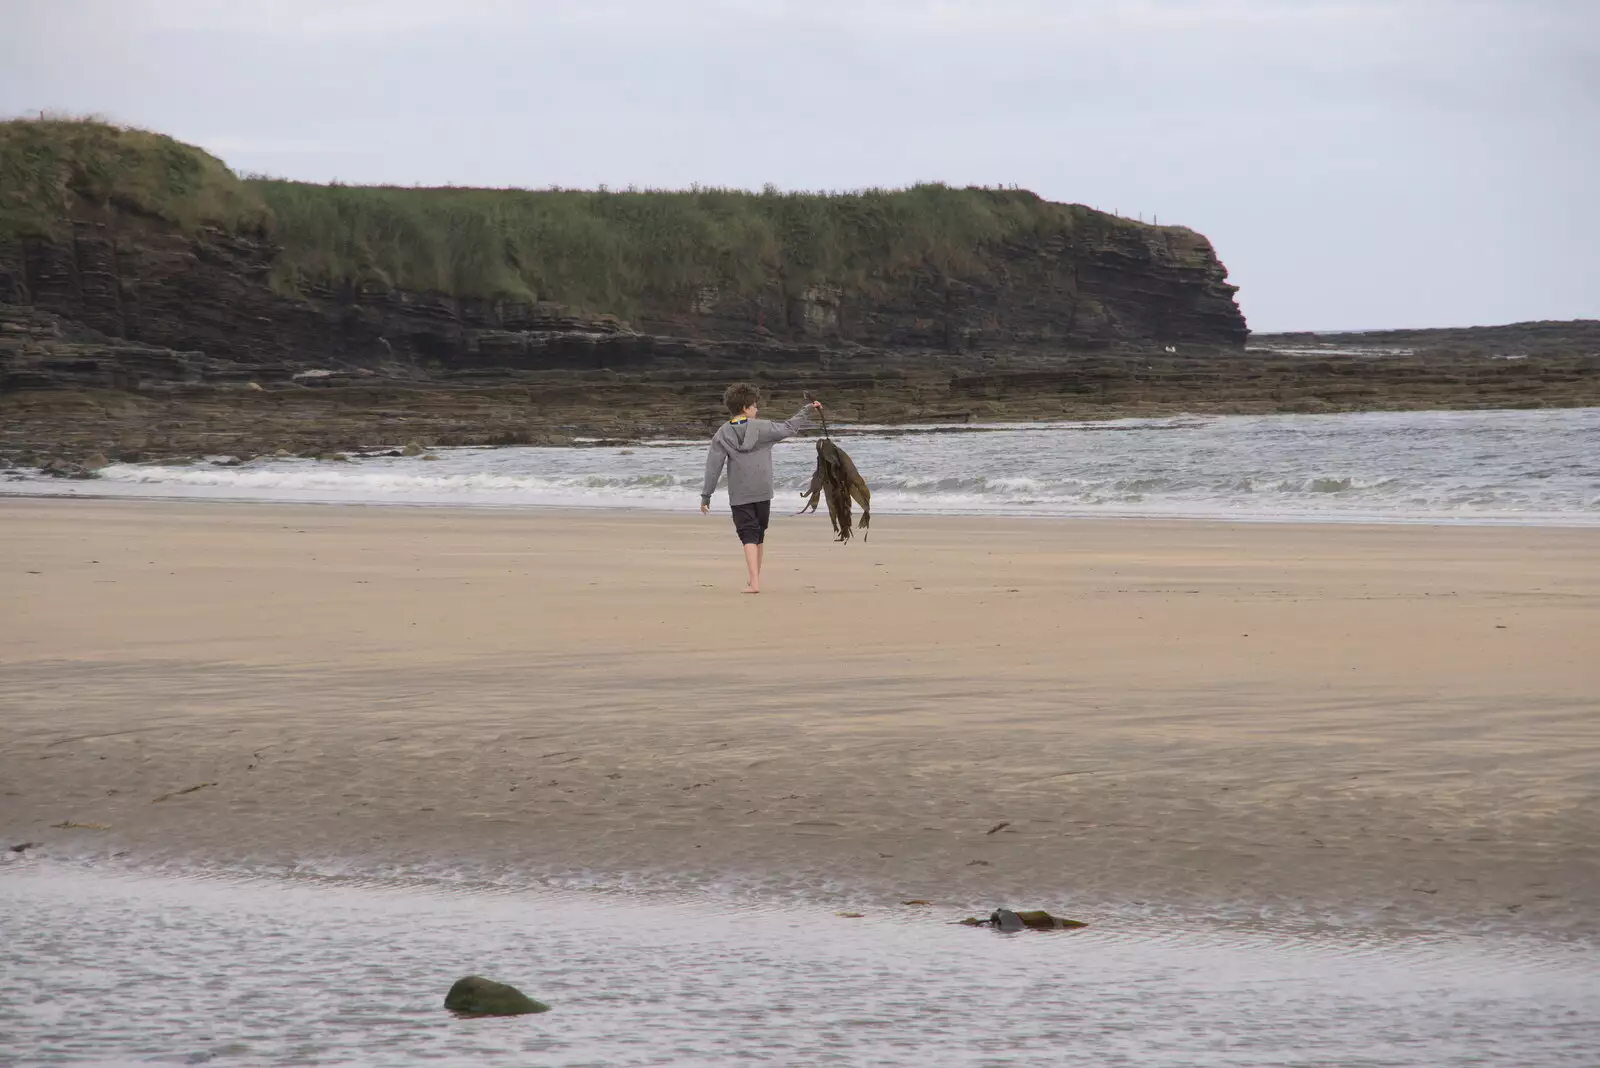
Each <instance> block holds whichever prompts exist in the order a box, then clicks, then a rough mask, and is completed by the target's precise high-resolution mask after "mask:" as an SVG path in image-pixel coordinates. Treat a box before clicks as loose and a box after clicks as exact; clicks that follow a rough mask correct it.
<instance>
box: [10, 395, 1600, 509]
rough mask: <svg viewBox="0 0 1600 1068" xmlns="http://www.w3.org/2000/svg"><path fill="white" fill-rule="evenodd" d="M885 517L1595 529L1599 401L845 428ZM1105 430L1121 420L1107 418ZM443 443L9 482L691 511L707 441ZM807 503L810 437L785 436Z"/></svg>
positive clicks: (30, 486) (83, 488) (86, 488)
mask: <svg viewBox="0 0 1600 1068" xmlns="http://www.w3.org/2000/svg"><path fill="white" fill-rule="evenodd" d="M850 429H851V433H850V435H849V437H848V439H847V440H846V441H845V444H846V447H847V448H848V449H849V451H850V453H851V455H852V456H853V457H854V458H855V460H856V462H857V465H858V466H859V467H860V468H861V470H862V471H863V472H864V473H865V474H866V477H867V479H868V481H869V482H870V483H871V485H872V488H873V505H874V508H875V509H877V510H878V511H879V512H881V513H889V514H892V513H896V512H902V513H935V514H954V515H984V514H997V515H1041V516H1072V515H1125V516H1173V517H1190V518H1210V519H1230V520H1252V519H1270V520H1281V519H1288V520H1313V521H1329V520H1345V521H1401V522H1404V521H1421V522H1475V523H1538V524H1561V525H1570V524H1579V525H1600V449H1596V448H1594V447H1593V442H1594V441H1596V440H1600V409H1594V408H1590V409H1571V410H1564V411H1498V412H1405V413H1359V414H1345V415H1284V416H1222V417H1207V418H1200V417H1192V416H1191V417H1182V418H1178V419H1143V420H1114V421H1107V422H1101V423H1051V424H1020V425H1011V426H1004V425H994V426H982V427H976V428H962V427H941V428H926V427H924V428H914V429H913V430H911V431H910V432H908V431H907V428H869V427H854V428H850ZM1110 431H1116V432H1114V433H1112V432H1110ZM645 445H648V447H634V448H619V447H587V448H554V447H516V448H500V449H484V448H466V449H442V450H439V451H438V452H437V454H436V457H437V458H435V459H423V458H421V457H417V458H408V457H400V456H365V457H356V458H353V459H351V460H349V461H316V460H307V459H276V458H262V459H258V460H253V461H250V462H248V463H243V464H240V463H237V461H234V460H232V459H231V458H225V457H216V458H211V459H208V460H199V461H195V462H192V463H165V464H118V465H113V466H111V467H108V468H106V469H104V470H103V471H102V472H101V477H100V478H99V479H98V480H95V481H92V482H85V483H61V482H57V481H55V480H47V479H38V478H34V477H30V476H29V473H27V472H13V473H11V474H10V476H8V477H9V479H10V480H9V481H5V482H0V492H12V493H58V494H59V493H73V494H92V495H102V496H103V495H115V496H155V497H209V498H226V499H244V500H279V501H305V502H329V503H340V502H359V503H387V504H416V505H454V506H473V507H478V506H484V507H538V506H555V507H613V508H652V509H663V510H679V511H687V510H691V509H693V508H694V507H696V505H697V503H698V497H699V490H700V484H701V479H702V471H703V464H704V446H703V445H702V444H701V443H699V442H684V441H662V442H649V443H645ZM774 456H775V460H776V474H777V490H778V503H779V507H780V510H788V509H783V508H782V505H783V503H784V501H785V499H786V498H787V499H792V500H793V501H794V502H795V503H796V506H798V502H799V492H800V490H801V489H802V488H803V487H804V486H805V485H806V483H807V482H808V481H809V478H810V473H811V468H812V465H813V463H814V453H813V451H812V450H811V449H810V448H809V447H808V446H807V445H806V444H804V443H790V444H785V445H781V446H779V447H778V449H777V450H776V451H775V454H774Z"/></svg>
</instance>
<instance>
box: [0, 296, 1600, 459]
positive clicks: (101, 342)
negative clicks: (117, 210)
mask: <svg viewBox="0 0 1600 1068" xmlns="http://www.w3.org/2000/svg"><path fill="white" fill-rule="evenodd" d="M1535 325H1538V324H1535ZM1562 325H1565V326H1567V327H1569V329H1567V330H1566V331H1564V332H1563V333H1562V335H1561V337H1560V339H1559V340H1558V341H1556V342H1549V343H1546V344H1543V345H1538V344H1530V343H1529V342H1528V341H1527V340H1526V339H1524V340H1523V341H1522V342H1520V343H1517V342H1511V343H1507V342H1504V341H1500V342H1496V343H1493V344H1472V345H1468V344H1467V343H1464V342H1461V341H1457V342H1455V343H1454V344H1452V345H1438V346H1432V347H1430V346H1428V345H1426V344H1424V345H1416V346H1412V347H1403V346H1396V345H1392V344H1390V345H1384V346H1372V345H1369V346H1367V348H1366V349H1364V350H1363V349H1361V348H1359V347H1352V346H1351V343H1350V342H1349V341H1348V339H1346V340H1344V341H1327V340H1323V341H1318V340H1316V339H1308V338H1305V337H1296V338H1290V339H1285V338H1271V339H1264V344H1265V345H1266V346H1267V347H1263V348H1259V349H1258V348H1255V347H1252V348H1250V349H1245V350H1218V349H1212V348H1201V349H1198V350H1196V351H1193V352H1189V351H1185V349H1184V348H1183V347H1179V351H1177V352H1166V351H1163V350H1157V351H1155V352H1148V351H1147V352H1139V351H1105V352H1080V353H1073V354H1070V355H1065V356H1038V355H1030V354H1011V355H1004V356H1002V355H994V356H988V355H974V354H951V353H942V352H937V351H922V352H892V351H887V350H863V349H856V350H848V351H847V350H841V349H830V348H827V347H824V346H802V345H780V344H777V343H774V344H772V345H770V346H768V347H767V348H766V349H765V350H758V351H754V352H753V351H752V349H751V347H748V346H744V345H739V344H737V343H716V342H705V341H696V340H693V339H684V338H671V337H652V336H645V335H630V338H631V340H632V341H633V342H634V343H635V344H637V345H639V346H641V347H645V348H650V349H653V350H654V351H657V352H659V353H661V355H660V356H658V357H656V358H654V359H652V360H651V361H650V362H649V364H647V365H646V366H643V367H639V366H635V367H632V368H628V369H612V368H608V367H601V368H595V369H591V370H580V369H545V370H518V369H513V368H495V369H472V370H458V371H451V372H442V373H436V374H432V375H413V374H405V373H401V372H397V371H394V370H386V369H375V368H354V369H351V368H345V369H337V370H335V369H325V368H306V369H302V370H292V369H289V368H282V369H264V368H260V367H255V368H251V367H246V366H241V365H239V364H237V363H234V362H232V361H229V360H226V359H222V358H216V357H212V356H209V355H208V354H206V353H205V352H203V351H187V352H185V351H179V350H174V349H167V348H161V347H158V346H152V345H148V344H141V343H137V342H130V341H127V340H125V339H115V338H109V337H106V336H104V335H96V334H95V333H93V332H92V331H88V330H86V329H85V328H83V327H82V326H81V325H79V324H74V323H72V322H69V321H67V320H64V319H62V318H61V317H59V316H55V315H51V314H49V313H46V312H41V311H39V310H38V309H35V308H28V307H21V306H17V305H0V382H4V383H5V385H4V386H3V387H0V464H3V465H6V466H19V467H20V466H25V467H46V468H53V470H54V473H57V474H62V475H73V474H84V473H86V465H87V466H89V467H92V466H93V465H94V463H95V462H97V461H98V462H104V461H108V460H121V461H135V462H136V461H141V460H155V459H168V458H175V457H191V456H200V455H217V454H224V455H231V456H238V457H241V458H248V457H252V456H258V455H271V454H273V453H277V452H280V451H282V452H286V453H289V454H293V455H300V456H323V455H327V454H333V453H340V452H350V451H358V450H363V449H387V448H399V447H403V446H404V445H405V444H407V443H413V442H414V443H419V444H421V445H423V446H427V447H433V446H450V445H516V444H569V443H572V442H573V441H574V439H583V438H590V439H600V440H603V441H606V442H610V443H614V442H615V441H617V440H634V439H639V438H644V437H654V436H691V437H698V436H701V435H703V434H705V433H708V432H709V428H710V426H711V424H712V423H714V422H715V421H716V420H717V419H718V418H719V416H718V413H717V402H718V398H719V396H720V393H721V390H722V388H723V386H724V385H725V384H726V383H727V381H728V380H729V379H730V378H733V377H742V378H750V379H753V380H755V381H757V382H759V383H760V384H761V385H762V386H763V387H764V388H766V389H767V390H768V391H769V393H770V401H769V403H770V404H771V405H772V406H773V407H775V408H779V409H782V408H786V407H789V406H798V405H799V403H800V401H801V396H802V394H803V393H804V392H807V391H809V392H812V393H815V394H817V395H819V396H822V397H825V398H827V400H828V402H829V405H830V408H831V409H832V410H833V411H835V412H836V413H837V415H838V419H839V421H840V422H858V423H874V424H913V423H978V422H988V421H1003V420H1034V419H1094V418H1110V417H1119V416H1153V415H1164V414H1174V413H1178V412H1206V413H1273V412H1310V413H1316V412H1337V411H1365V410H1399V409H1427V408H1538V407H1546V406H1549V407H1573V406H1589V405H1600V324H1562ZM669 353H670V355H669ZM752 357H765V358H761V359H756V358H752ZM269 372H270V373H269Z"/></svg>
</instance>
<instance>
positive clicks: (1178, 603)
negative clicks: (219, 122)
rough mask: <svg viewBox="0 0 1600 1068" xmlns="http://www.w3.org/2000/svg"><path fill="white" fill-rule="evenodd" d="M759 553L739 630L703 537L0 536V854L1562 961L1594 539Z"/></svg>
mask: <svg viewBox="0 0 1600 1068" xmlns="http://www.w3.org/2000/svg"><path fill="white" fill-rule="evenodd" d="M769 552H770V562H769V564H768V576H767V592H766V593H764V594H762V595H761V596H760V597H759V598H752V597H743V596H740V595H739V594H738V593H737V592H736V591H737V590H738V588H739V587H740V585H741V584H742V573H741V570H740V567H739V564H738V562H737V561H738V553H737V545H736V544H735V543H734V541H733V538H732V535H731V531H730V528H729V524H728V522H727V519H726V517H725V516H723V515H720V514H718V515H714V516H713V517H711V518H704V519H702V518H701V517H698V516H692V517H690V516H683V517H679V516H655V515H646V514H623V513H589V514H579V513H557V512H527V513H509V512H491V511H478V512H451V511H430V510H407V509H397V508H356V507H348V508H345V507H300V506H274V505H228V504H176V503H127V502H123V503H118V502H108V501H59V500H52V501H42V500H18V499H11V500H4V501H0V606H3V609H0V709H3V712H0V840H3V841H5V842H7V843H15V842H19V841H34V842H39V843H42V845H41V846H39V847H36V848H37V850H38V852H40V853H43V854H47V855H48V854H49V853H51V852H55V853H58V854H88V855H94V854H103V853H107V852H126V853H127V854H128V855H129V856H130V857H131V858H132V859H133V860H135V861H138V860H148V861H151V862H156V861H160V860H163V859H167V858H182V859H185V860H198V861H203V862H207V863H220V864H228V865H238V864H256V863H260V864H269V865H279V864H288V863H296V862H301V863H305V862H312V861H314V862H316V863H318V864H320V865H322V866H324V867H326V866H328V865H332V864H342V865H345V866H346V867H347V868H348V870H357V871H393V870H406V869H421V870H442V869H447V868H454V869H457V870H468V871H471V872H473V873H475V874H478V875H481V876H485V877H487V876H490V875H493V876H496V877H509V878H517V879H520V878H536V877H553V878H562V879H566V878H575V877H585V878H588V877H593V878H595V879H597V880H600V881H603V882H606V881H609V882H611V883H615V882H618V881H622V880H626V879H628V878H629V877H630V876H632V877H634V879H633V880H632V881H634V882H638V883H641V884H644V885H663V886H706V885H713V884H716V885H719V886H720V887H721V888H722V889H724V890H727V889H738V888H745V889H750V890H754V891H758V892H761V893H767V894H784V893H790V892H801V893H805V894H810V895H819V896H821V897H822V898H823V899H825V900H829V901H838V902H849V903H852V904H855V905H864V906H873V905H891V906H893V905H895V903H897V902H899V901H901V900H903V899H910V898H924V899H928V900H931V901H934V902H937V903H939V904H941V905H949V906H951V907H952V908H955V909H965V908H975V907H980V906H986V905H988V904H991V903H1000V902H1006V903H1013V904H1017V905H1029V906H1031V905H1043V906H1046V907H1051V908H1056V909H1061V910H1063V911H1066V912H1069V913H1070V914H1075V915H1080V916H1085V917H1086V918H1089V919H1094V918H1095V917H1096V916H1104V915H1107V914H1109V913H1112V912H1115V911H1116V910H1118V909H1120V908H1124V907H1127V906H1129V904H1130V903H1131V902H1146V903H1149V904H1150V905H1151V906H1157V907H1172V908H1176V909H1179V910H1194V911H1197V912H1204V913H1207V914H1217V915H1222V916H1230V917H1239V916H1255V915H1268V916H1272V917H1277V918H1285V917H1299V918H1303V919H1306V920H1308V921H1326V922H1347V921H1351V920H1355V921H1359V922H1363V923H1376V924H1379V925H1382V926H1385V927H1389V928H1395V929H1401V928H1404V927H1406V926H1408V925H1418V924H1420V925H1436V924H1444V925H1461V924H1473V925H1480V926H1494V927H1516V928H1524V929H1529V930H1538V931H1542V932H1553V931H1565V932H1571V933H1588V934H1592V933H1595V932H1596V931H1600V864H1597V856H1600V809H1597V805H1596V800H1597V797H1600V707H1597V706H1600V700H1597V696H1596V695H1597V694H1600V661H1597V656H1596V654H1597V653H1600V534H1597V533H1596V532H1593V531H1583V530H1558V529H1524V528H1453V529H1446V528H1438V527H1400V526H1391V527H1357V526H1332V525H1329V526H1311V525H1304V526H1293V525H1284V526H1274V525H1227V524H1209V523H1186V522H1184V523H1180V522H1118V521H1081V522H1065V521H1020V520H1019V521H1007V520H994V519H990V520H957V519H932V518H930V519H907V518H899V517H891V516H882V517H880V518H879V520H878V525H877V529H875V530H874V532H873V535H872V538H871V541H870V542H868V543H867V544H860V543H856V544H852V545H849V546H838V545H834V544H832V543H831V542H830V541H829V539H828V536H827V529H826V521H825V520H817V519H815V518H814V517H808V518H805V519H787V518H783V519H779V520H777V521H776V523H775V527H774V531H773V536H772V540H771V545H770V549H769ZM201 783H211V784H214V785H208V786H205V787H203V788H201V789H199V790H195V791H193V792H190V793H183V794H178V795H176V796H171V797H167V798H166V799H165V800H162V799H161V798H162V796H163V795H167V794H171V793H172V792H174V791H181V790H183V789H184V788H186V787H191V786H195V785H198V784H201ZM64 822H72V823H78V824H95V825H98V824H104V825H106V829H93V828H74V827H60V826H57V825H60V824H62V823H64ZM1002 822H1004V823H1006V824H1007V825H1006V826H1005V827H1003V828H1002V829H1001V830H999V831H997V832H995V833H987V832H989V831H990V830H991V828H994V827H996V826H997V825H999V824H1001V823H1002ZM896 907H897V906H896Z"/></svg>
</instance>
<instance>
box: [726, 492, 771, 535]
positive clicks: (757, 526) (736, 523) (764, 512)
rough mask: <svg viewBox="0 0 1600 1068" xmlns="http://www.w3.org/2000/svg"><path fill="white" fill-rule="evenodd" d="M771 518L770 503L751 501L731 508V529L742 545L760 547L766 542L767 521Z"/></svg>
mask: <svg viewBox="0 0 1600 1068" xmlns="http://www.w3.org/2000/svg"><path fill="white" fill-rule="evenodd" d="M771 518H772V502H771V501H751V502H750V503H749V504H736V505H734V506H733V529H734V530H736V531H738V533H739V541H740V542H741V543H742V544H744V545H760V544H761V543H763V542H764V541H766V540H767V520H769V519H771Z"/></svg>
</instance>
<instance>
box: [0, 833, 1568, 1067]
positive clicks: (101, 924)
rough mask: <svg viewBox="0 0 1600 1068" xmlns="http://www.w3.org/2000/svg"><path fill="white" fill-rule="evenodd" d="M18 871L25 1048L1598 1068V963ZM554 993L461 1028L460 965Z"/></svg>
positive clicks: (325, 1060) (15, 1048)
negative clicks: (456, 983) (452, 995)
mask: <svg viewBox="0 0 1600 1068" xmlns="http://www.w3.org/2000/svg"><path fill="white" fill-rule="evenodd" d="M955 915H957V914H952V913H949V912H948V911H947V910H942V909H937V908H935V909H917V910H911V909H907V910H905V911H904V912H900V913H892V914H891V913H882V914H877V913H874V914H869V915H868V916H867V917H865V918H863V919H844V918H840V917H838V916H835V915H833V914H832V913H831V912H830V911H828V910H825V909H811V908H805V907H784V908H759V907H751V906H749V905H736V904H733V903H727V902H716V901H708V900H705V899H699V900H670V899H662V898H658V897H640V896H633V895H621V894H604V893H593V892H591V893H559V892H550V891H545V890H540V891H537V892H533V891H530V892H512V891H503V890H502V891H496V892H488V891H479V892H475V891H472V890H465V889H461V888H448V889H447V888H443V887H440V886H437V885H431V886H430V885H427V884H420V885H419V884H411V885H404V884H377V883H361V882H359V881H330V880H326V879H302V880H295V879H288V880H264V879H244V878H237V877H173V876H170V875H166V876H155V875H149V874H138V873H130V872H112V871H102V870H96V869H93V868H86V867H83V866H78V865H64V864H55V863H47V862H39V861H22V862H12V863H9V864H6V865H5V866H4V867H3V868H0V936H3V938H4V943H5V947H6V950H5V954H4V958H3V966H0V1060H4V1061H6V1063H16V1064H64V1063H99V1064H128V1063H156V1064H162V1063H165V1064H183V1063H189V1064H193V1063H216V1064H219V1065H224V1064H227V1065H233V1064H237V1065H257V1064H271V1065H290V1064H294V1065H299V1064H362V1065H368V1064H370V1065H388V1064H394V1065H410V1064H418V1063H423V1062H428V1063H435V1064H441V1065H453V1064H462V1065H468V1064H470V1065H483V1064H509V1063H534V1064H541V1065H659V1064H682V1065H700V1064H729V1063H753V1064H779V1065H852V1066H854V1065H1059V1064H1090V1065H1138V1066H1141V1068H1145V1066H1161V1065H1172V1066H1178V1065H1184V1066H1189V1065H1241V1066H1243V1065H1314V1064H1318V1065H1323V1064H1336V1065H1348V1066H1355V1065H1361V1066H1378V1065H1384V1066H1409V1065H1415V1066H1424V1065H1426V1066H1429V1068H1437V1066H1445V1065H1477V1064H1483V1065H1520V1066H1530V1068H1531V1066H1541V1065H1574V1066H1576V1065H1584V1066H1592V1065H1594V1064H1595V1063H1596V1060H1597V1053H1600V952H1597V951H1596V950H1595V949H1594V948H1593V947H1581V946H1580V947H1574V946H1570V945H1564V946H1563V945H1555V944H1549V943H1541V942H1536V941H1525V942H1512V941H1506V940H1488V939H1475V940H1449V939H1437V938H1435V939H1428V940H1417V941H1411V942H1405V943H1385V942H1381V941H1375V940H1373V939H1372V938H1370V937H1367V938H1362V939H1351V940H1346V939H1344V938H1341V937H1338V936H1333V937H1327V938H1321V939H1306V938H1294V937H1290V936H1287V935H1277V934H1274V933H1273V932H1271V931H1262V930H1252V931H1248V932H1241V931H1237V930H1232V931H1230V930H1228V929H1226V928H1217V929H1213V930H1203V931H1194V930H1188V931H1185V930H1179V929H1177V928H1172V927H1161V926H1152V925H1150V924H1149V923H1148V922H1144V923H1134V922H1128V923H1124V922H1121V921H1116V920H1109V921H1105V922H1103V923H1099V924H1097V925H1096V926H1095V927H1091V928H1090V929H1088V930H1085V931H1079V932H1071V933H1065V932H1063V933H1048V934H1045V933H1032V932H1030V933H1025V934H1020V935H999V934H995V933H992V932H989V931H986V930H973V929H969V928H964V927H959V926H951V925H949V924H948V923H947V922H946V921H948V920H950V919H952V918H954V916H955ZM474 972H475V973H480V974H484V975H488V976H490V977H492V978H498V979H501V980H503V981H507V982H511V983H514V984H516V985H518V986H519V987H521V988H522V989H523V990H525V991H526V992H527V993H529V994H531V995H533V996H534V997H537V998H539V999H541V1000H544V1001H547V1002H549V1003H551V1004H552V1005H553V1006H554V1011H552V1012H550V1013H548V1014H544V1015H540V1016H529V1017H520V1018H515V1019H505V1020H459V1019H456V1018H454V1017H452V1016H451V1015H450V1014H448V1013H446V1012H445V1011H444V1010H443V1008H442V1007H441V1004H442V999H443V996H444V992H445V990H446V989H448V987H449V985H450V983H451V982H452V981H453V980H454V979H455V978H457V977H458V976H460V975H462V974H466V973H474Z"/></svg>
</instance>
